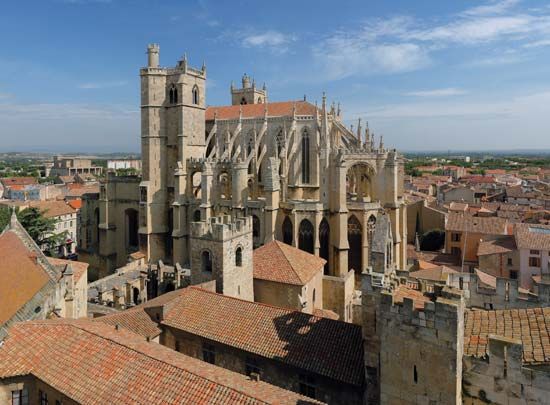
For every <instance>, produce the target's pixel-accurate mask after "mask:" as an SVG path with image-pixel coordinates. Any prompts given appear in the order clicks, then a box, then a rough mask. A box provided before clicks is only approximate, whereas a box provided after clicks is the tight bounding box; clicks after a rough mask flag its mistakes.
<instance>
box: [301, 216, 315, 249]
mask: <svg viewBox="0 0 550 405" xmlns="http://www.w3.org/2000/svg"><path fill="white" fill-rule="evenodd" d="M313 234H314V229H313V225H312V223H311V222H309V221H308V220H307V219H304V220H302V222H300V227H299V228H298V248H299V249H300V250H303V251H305V252H309V253H311V254H313V253H314V244H313Z"/></svg>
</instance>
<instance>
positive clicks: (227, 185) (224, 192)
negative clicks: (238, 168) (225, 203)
mask: <svg viewBox="0 0 550 405" xmlns="http://www.w3.org/2000/svg"><path fill="white" fill-rule="evenodd" d="M218 186H219V193H220V198H221V199H222V200H230V199H231V176H230V175H229V173H227V172H223V173H220V175H219V176H218Z"/></svg>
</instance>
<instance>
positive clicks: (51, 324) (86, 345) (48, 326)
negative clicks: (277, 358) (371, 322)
mask: <svg viewBox="0 0 550 405" xmlns="http://www.w3.org/2000/svg"><path fill="white" fill-rule="evenodd" d="M21 375H33V376H35V377H36V378H38V379H39V380H41V381H43V382H44V383H46V384H48V385H49V386H51V387H52V388H54V389H55V390H57V391H59V392H61V393H63V394H64V395H65V396H67V397H68V398H69V399H71V400H73V401H75V402H77V403H81V404H97V403H101V404H113V403H116V404H137V403H140V404H268V403H281V404H297V403H307V402H309V403H318V402H316V401H314V400H312V399H308V398H306V397H303V396H301V395H299V394H296V393H294V392H290V391H287V390H284V389H282V388H278V387H275V386H272V385H270V384H267V383H264V382H261V381H252V380H250V379H249V378H247V377H246V376H245V375H242V374H238V373H235V372H232V371H229V370H226V369H223V368H220V367H217V366H214V365H212V364H208V363H205V362H203V361H201V360H198V359H195V358H192V357H189V356H186V355H183V354H181V353H178V352H176V351H174V350H172V349H169V348H167V347H164V346H162V345H159V344H158V343H152V342H147V341H146V340H145V339H144V338H143V337H142V336H139V335H136V334H134V333H132V332H130V331H127V330H124V329H123V328H119V329H118V330H117V329H116V328H115V327H113V326H110V325H106V324H104V323H100V322H92V321H90V320H67V319H58V320H49V321H33V322H25V323H19V324H17V325H15V326H14V327H13V328H12V329H10V332H9V335H8V337H7V339H6V340H5V341H4V344H3V345H2V346H1V347H0V378H6V377H12V376H21Z"/></svg>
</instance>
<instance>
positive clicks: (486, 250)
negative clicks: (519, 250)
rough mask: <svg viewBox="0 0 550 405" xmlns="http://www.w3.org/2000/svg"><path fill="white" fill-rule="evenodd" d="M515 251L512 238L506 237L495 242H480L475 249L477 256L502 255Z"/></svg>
mask: <svg viewBox="0 0 550 405" xmlns="http://www.w3.org/2000/svg"><path fill="white" fill-rule="evenodd" d="M515 249H516V243H515V242H514V238H513V237H511V236H506V237H504V238H498V239H495V240H486V241H482V242H481V243H480V244H479V247H478V248H477V255H478V256H486V255H494V254H504V253H508V252H511V251H513V250H515Z"/></svg>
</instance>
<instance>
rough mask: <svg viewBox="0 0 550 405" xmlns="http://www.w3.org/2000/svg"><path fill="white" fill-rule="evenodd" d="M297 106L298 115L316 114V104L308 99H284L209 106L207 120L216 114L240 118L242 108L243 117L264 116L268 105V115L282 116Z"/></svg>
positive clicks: (220, 118)
mask: <svg viewBox="0 0 550 405" xmlns="http://www.w3.org/2000/svg"><path fill="white" fill-rule="evenodd" d="M294 106H296V114H297V115H314V114H315V106H314V105H313V104H310V103H308V102H307V101H282V102H277V103H267V104H245V105H242V106H241V105H226V106H220V107H208V108H207V109H206V118H205V119H206V121H212V120H214V116H216V117H217V119H219V120H232V119H237V118H239V115H240V113H241V110H242V116H243V118H255V117H263V116H264V114H265V109H266V107H267V115H268V117H281V116H289V115H292V114H293V109H294Z"/></svg>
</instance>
